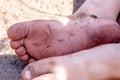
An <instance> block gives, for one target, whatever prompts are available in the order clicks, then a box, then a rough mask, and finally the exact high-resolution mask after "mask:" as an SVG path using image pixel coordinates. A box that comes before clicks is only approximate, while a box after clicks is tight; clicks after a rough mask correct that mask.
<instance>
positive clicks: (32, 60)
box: [28, 58, 37, 63]
mask: <svg viewBox="0 0 120 80" xmlns="http://www.w3.org/2000/svg"><path fill="white" fill-rule="evenodd" d="M35 61H37V60H36V59H34V58H31V59H29V61H28V63H32V62H35Z"/></svg>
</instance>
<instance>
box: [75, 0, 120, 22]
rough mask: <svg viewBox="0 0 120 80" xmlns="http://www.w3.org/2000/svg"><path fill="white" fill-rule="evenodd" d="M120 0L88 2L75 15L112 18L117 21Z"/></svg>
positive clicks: (94, 0)
mask: <svg viewBox="0 0 120 80" xmlns="http://www.w3.org/2000/svg"><path fill="white" fill-rule="evenodd" d="M119 3H120V0H86V2H85V3H84V4H83V5H82V6H81V7H80V8H79V9H78V11H77V12H76V13H75V14H80V13H86V14H92V15H96V16H98V17H99V18H112V19H114V20H116V18H117V15H118V13H119V10H120V6H119Z"/></svg>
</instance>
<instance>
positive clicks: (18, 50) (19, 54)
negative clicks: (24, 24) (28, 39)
mask: <svg viewBox="0 0 120 80" xmlns="http://www.w3.org/2000/svg"><path fill="white" fill-rule="evenodd" d="M15 52H16V54H17V55H18V56H23V55H25V54H26V53H27V51H26V49H25V48H24V47H23V46H21V47H19V48H18V49H16V50H15Z"/></svg>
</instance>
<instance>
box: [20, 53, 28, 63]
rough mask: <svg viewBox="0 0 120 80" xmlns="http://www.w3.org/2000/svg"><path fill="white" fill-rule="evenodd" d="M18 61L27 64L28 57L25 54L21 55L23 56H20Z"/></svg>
mask: <svg viewBox="0 0 120 80" xmlns="http://www.w3.org/2000/svg"><path fill="white" fill-rule="evenodd" d="M20 59H21V60H22V61H25V62H27V61H28V60H29V59H30V56H29V55H28V54H25V55H23V56H20Z"/></svg>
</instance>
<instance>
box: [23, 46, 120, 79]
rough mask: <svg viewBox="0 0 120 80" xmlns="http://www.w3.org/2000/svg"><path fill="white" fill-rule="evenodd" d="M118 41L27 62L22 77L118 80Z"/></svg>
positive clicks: (119, 48)
mask: <svg viewBox="0 0 120 80" xmlns="http://www.w3.org/2000/svg"><path fill="white" fill-rule="evenodd" d="M119 52H120V44H107V45H103V46H98V47H95V48H92V49H88V50H84V51H80V52H77V53H74V54H70V55H66V56H61V57H53V58H48V59H43V60H39V61H36V62H33V63H30V64H29V65H28V66H27V67H26V68H25V69H24V70H23V72H22V78H23V80H120V64H119V62H120V54H119Z"/></svg>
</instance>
